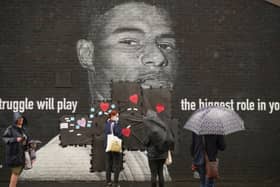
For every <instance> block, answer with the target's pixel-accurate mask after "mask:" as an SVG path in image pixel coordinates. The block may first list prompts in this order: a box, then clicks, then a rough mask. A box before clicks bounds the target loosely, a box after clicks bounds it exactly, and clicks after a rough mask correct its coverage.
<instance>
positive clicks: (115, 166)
mask: <svg viewBox="0 0 280 187" xmlns="http://www.w3.org/2000/svg"><path fill="white" fill-rule="evenodd" d="M121 162H122V155H121V153H116V152H106V182H107V183H108V182H111V173H112V172H114V183H118V182H119V174H120V170H121Z"/></svg>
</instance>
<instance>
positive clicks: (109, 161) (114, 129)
mask: <svg viewBox="0 0 280 187" xmlns="http://www.w3.org/2000/svg"><path fill="white" fill-rule="evenodd" d="M112 133H113V134H114V135H115V136H117V137H119V138H121V139H122V132H121V126H120V123H119V113H118V112H117V111H116V110H113V111H112V112H111V113H110V115H109V119H108V120H107V121H106V123H105V141H104V142H105V145H104V148H105V150H106V147H107V136H108V135H109V134H112ZM105 162H106V183H107V186H114V187H118V186H119V173H120V170H121V162H122V155H121V153H119V152H111V151H109V152H106V161H105ZM113 166H114V167H113ZM112 171H113V172H114V183H113V184H112V182H111V173H112Z"/></svg>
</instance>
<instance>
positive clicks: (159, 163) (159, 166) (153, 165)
mask: <svg viewBox="0 0 280 187" xmlns="http://www.w3.org/2000/svg"><path fill="white" fill-rule="evenodd" d="M164 162H165V159H158V160H149V166H150V170H151V183H152V187H156V186H157V176H158V183H159V187H164V177H163V165H164Z"/></svg>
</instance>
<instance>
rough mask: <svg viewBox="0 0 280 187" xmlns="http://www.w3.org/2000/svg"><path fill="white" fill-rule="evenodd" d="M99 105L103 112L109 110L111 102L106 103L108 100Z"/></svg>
mask: <svg viewBox="0 0 280 187" xmlns="http://www.w3.org/2000/svg"><path fill="white" fill-rule="evenodd" d="M99 106H100V108H101V110H102V111H103V112H105V111H107V110H108V109H109V106H110V104H109V103H106V102H101V103H100V105H99Z"/></svg>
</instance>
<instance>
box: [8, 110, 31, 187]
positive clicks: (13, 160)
mask: <svg viewBox="0 0 280 187" xmlns="http://www.w3.org/2000/svg"><path fill="white" fill-rule="evenodd" d="M26 124H27V121H26V118H24V117H23V116H22V115H21V114H20V113H19V112H16V113H14V123H13V124H12V125H10V126H9V127H8V128H7V129H6V130H5V132H4V134H3V141H4V142H5V144H6V164H7V166H8V167H10V168H11V171H12V173H11V178H10V184H9V187H16V186H17V181H18V177H19V175H20V174H21V172H22V170H23V169H24V166H25V155H24V152H25V150H27V147H28V141H29V137H28V135H27V133H26V129H25V126H26Z"/></svg>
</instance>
